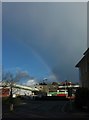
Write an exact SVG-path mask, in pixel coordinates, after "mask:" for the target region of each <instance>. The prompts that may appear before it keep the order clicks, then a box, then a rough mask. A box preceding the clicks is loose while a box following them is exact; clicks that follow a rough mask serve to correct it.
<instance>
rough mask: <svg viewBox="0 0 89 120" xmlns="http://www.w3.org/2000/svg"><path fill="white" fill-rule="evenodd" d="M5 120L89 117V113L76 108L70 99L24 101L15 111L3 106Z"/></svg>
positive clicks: (15, 107)
mask: <svg viewBox="0 0 89 120" xmlns="http://www.w3.org/2000/svg"><path fill="white" fill-rule="evenodd" d="M2 116H3V120H4V119H11V118H14V119H15V118H16V119H20V118H24V119H26V118H41V119H42V118H44V119H45V118H49V119H50V118H54V119H55V118H58V119H59V118H60V119H67V118H68V119H77V118H78V119H84V120H85V119H88V120H89V114H88V113H86V112H80V111H78V110H76V109H75V108H74V107H73V105H72V104H71V103H70V101H66V100H65V101H64V100H63V101H56V100H54V101H51V100H50V101H47V100H44V101H41V100H38V101H35V100H27V101H22V102H21V103H20V104H19V105H18V106H14V111H13V112H7V111H5V109H4V108H3V115H2Z"/></svg>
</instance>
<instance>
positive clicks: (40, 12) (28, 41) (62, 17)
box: [2, 2, 87, 84]
mask: <svg viewBox="0 0 89 120" xmlns="http://www.w3.org/2000/svg"><path fill="white" fill-rule="evenodd" d="M2 26H3V27H2V53H3V55H2V60H3V62H2V64H3V68H4V70H6V71H11V72H15V71H16V69H20V70H22V71H25V72H28V74H29V75H30V76H32V77H33V79H29V80H27V81H26V80H24V81H22V83H24V84H25V83H27V84H29V83H30V84H31V82H30V81H32V83H33V82H35V81H38V82H39V81H43V79H44V78H47V79H48V81H59V82H61V81H65V80H68V81H72V82H78V81H79V73H78V69H77V68H75V65H76V64H77V63H78V61H79V60H80V59H81V57H82V56H83V53H84V52H85V50H86V49H87V3H84V2H83V3H82V2H81V3H76V2H75V3H70V2H69V3H66V2H65V3H62V2H61V3H56V2H54V3H52V2H44V3H40V2H38V3H37V2H28V3H25V2H24V3H23V2H20V3H18V2H17V3H16V2H15V3H8V2H7V3H3V4H2ZM32 77H31V78H32Z"/></svg>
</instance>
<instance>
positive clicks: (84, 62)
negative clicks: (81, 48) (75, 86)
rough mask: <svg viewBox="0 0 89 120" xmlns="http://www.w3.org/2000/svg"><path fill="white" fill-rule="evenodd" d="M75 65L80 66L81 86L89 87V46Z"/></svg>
mask: <svg viewBox="0 0 89 120" xmlns="http://www.w3.org/2000/svg"><path fill="white" fill-rule="evenodd" d="M83 55H84V56H83V57H82V59H81V60H80V61H79V62H78V63H77V65H76V66H75V67H77V68H79V77H80V82H81V86H82V87H85V88H88V89H89V48H88V49H87V50H86V51H85V53H84V54H83Z"/></svg>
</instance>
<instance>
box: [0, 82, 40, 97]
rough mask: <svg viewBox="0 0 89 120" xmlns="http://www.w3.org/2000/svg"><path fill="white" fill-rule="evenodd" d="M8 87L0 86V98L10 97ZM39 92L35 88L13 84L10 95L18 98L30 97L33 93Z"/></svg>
mask: <svg viewBox="0 0 89 120" xmlns="http://www.w3.org/2000/svg"><path fill="white" fill-rule="evenodd" d="M10 90H11V89H10V87H9V86H3V85H2V84H0V97H8V96H10ZM38 91H39V90H38V89H37V88H33V87H30V86H24V85H18V84H14V85H13V88H12V94H13V97H16V96H19V95H22V96H24V95H26V96H31V95H33V93H34V92H38Z"/></svg>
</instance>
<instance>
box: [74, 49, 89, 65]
mask: <svg viewBox="0 0 89 120" xmlns="http://www.w3.org/2000/svg"><path fill="white" fill-rule="evenodd" d="M88 53H89V48H88V49H87V50H86V51H85V52H84V53H83V55H84V56H83V57H82V58H81V60H80V61H79V62H78V63H77V64H76V66H75V67H79V64H80V63H81V62H82V61H83V59H84V58H85V57H86V55H87V54H88Z"/></svg>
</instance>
